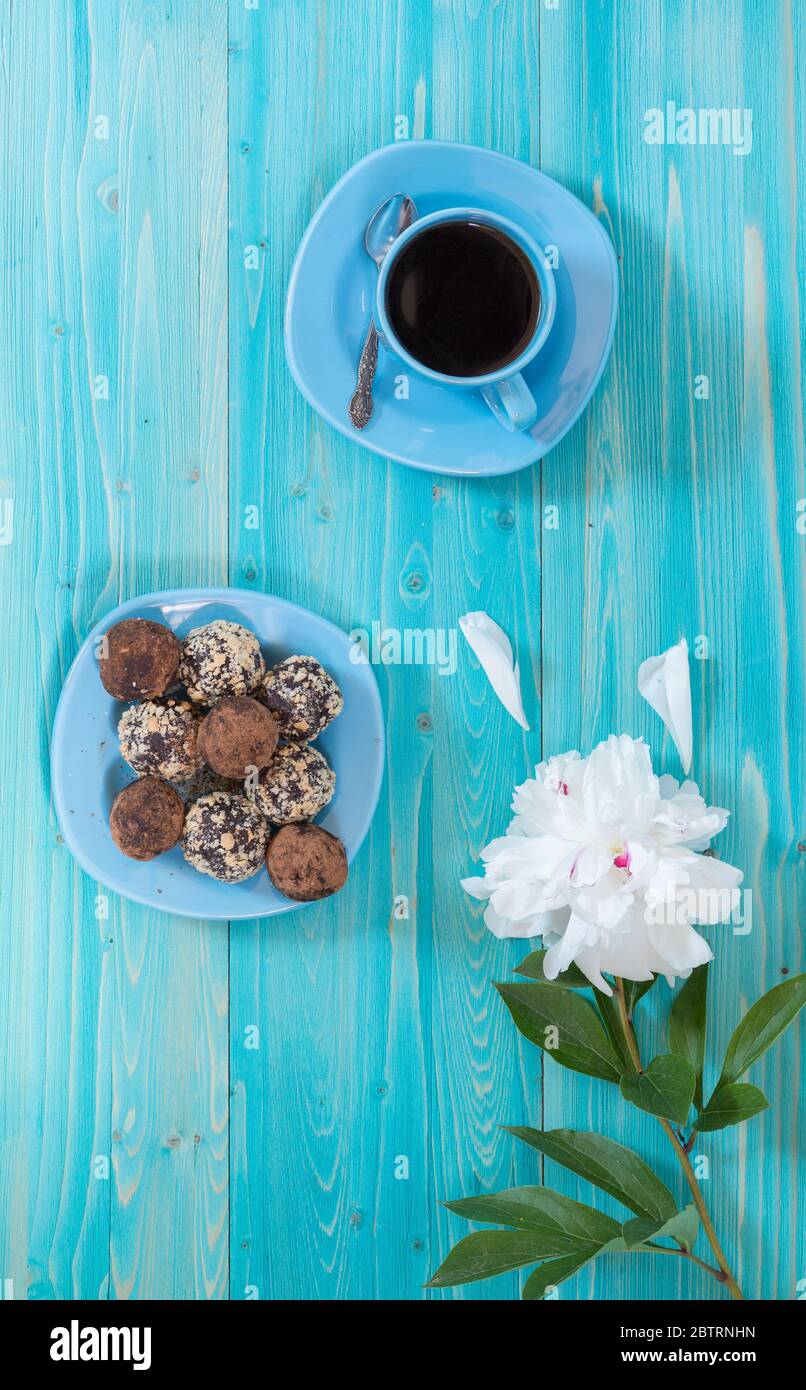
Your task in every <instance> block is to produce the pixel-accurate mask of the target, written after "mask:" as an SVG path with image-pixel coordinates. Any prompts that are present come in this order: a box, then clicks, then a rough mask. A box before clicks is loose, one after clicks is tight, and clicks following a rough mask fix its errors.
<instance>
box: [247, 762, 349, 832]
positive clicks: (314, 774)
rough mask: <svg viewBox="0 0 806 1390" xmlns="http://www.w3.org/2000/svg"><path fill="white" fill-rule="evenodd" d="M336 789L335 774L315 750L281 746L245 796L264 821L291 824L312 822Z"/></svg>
mask: <svg viewBox="0 0 806 1390" xmlns="http://www.w3.org/2000/svg"><path fill="white" fill-rule="evenodd" d="M335 790H336V774H335V772H334V771H333V769H332V768H331V767H329V766H328V764H327V761H326V760H325V759H324V758H323V757H322V754H321V753H320V752H319V750H318V749H317V748H312V747H311V746H310V745H309V744H306V743H303V744H301V745H300V744H294V743H284V744H283V746H282V747H281V748H278V749H277V752H276V753H275V755H274V757H273V758H272V760H271V762H270V763H269V765H268V767H264V768H263V770H262V772H261V773H260V774H259V777H258V780H257V785H256V786H255V787H254V789H253V790H251V791H249V790H247V795H248V796H249V797H251V799H252V801H254V803H255V805H256V806H257V808H258V810H259V811H260V812H262V814H263V815H264V816H265V817H266V820H269V821H272V822H273V823H274V824H275V825H290V824H291V822H292V821H300V820H313V817H314V816H316V815H318V813H319V812H320V811H321V810H322V807H323V806H327V803H328V802H329V801H330V800H331V799H332V796H333V793H334V791H335Z"/></svg>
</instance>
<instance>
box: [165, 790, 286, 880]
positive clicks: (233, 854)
mask: <svg viewBox="0 0 806 1390" xmlns="http://www.w3.org/2000/svg"><path fill="white" fill-rule="evenodd" d="M268 838H269V827H268V825H267V824H266V822H265V820H264V819H263V817H262V815H261V814H260V812H259V811H258V809H257V807H255V806H253V805H252V803H251V801H247V799H246V797H245V796H236V795H233V793H232V792H211V793H210V795H209V796H202V797H200V798H199V800H198V801H194V802H193V805H192V806H189V807H188V812H187V816H186V817H185V833H184V835H183V837H182V853H183V854H184V856H185V858H186V859H187V861H188V864H191V865H192V866H193V868H194V869H198V870H199V872H200V873H202V874H209V875H210V877H211V878H218V879H221V880H222V881H223V882H224V883H240V882H241V881H242V879H245V878H251V876H252V874H256V873H257V871H258V869H259V868H260V866H261V864H262V863H263V859H264V856H265V854H266V843H267V841H268Z"/></svg>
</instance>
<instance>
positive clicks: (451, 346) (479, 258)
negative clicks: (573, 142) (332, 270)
mask: <svg viewBox="0 0 806 1390" xmlns="http://www.w3.org/2000/svg"><path fill="white" fill-rule="evenodd" d="M539 311H540V287H539V285H538V282H537V276H536V275H535V272H534V269H533V267H532V265H531V262H530V261H529V259H528V258H527V256H525V255H524V253H523V251H521V249H520V247H519V246H517V245H516V243H515V242H514V241H511V240H510V238H509V237H508V236H506V235H505V234H504V233H503V232H500V231H498V229H497V228H496V227H488V226H486V225H485V224H484V223H482V222H441V223H437V225H436V226H433V227H426V229H425V231H423V232H420V233H419V234H418V235H417V236H413V237H412V238H411V241H410V242H409V243H408V244H407V245H406V246H405V247H404V248H403V250H402V251H401V252H400V255H399V256H398V258H397V260H396V261H395V264H394V265H393V266H392V269H391V271H390V274H389V280H388V282H387V286H386V312H387V313H388V315H389V322H390V323H391V325H392V327H393V328H394V330H395V332H396V334H397V336H398V338H399V339H400V341H401V343H402V344H403V346H404V347H405V348H406V349H407V351H408V352H410V353H411V355H412V357H416V359H417V361H418V362H422V364H423V366H425V367H430V368H431V370H432V371H435V372H441V373H442V375H443V376H484V375H486V373H487V372H494V371H497V370H498V369H499V368H501V367H505V366H506V365H507V363H508V362H514V360H515V358H516V357H518V356H519V355H520V353H521V352H523V350H524V348H525V347H526V346H527V345H528V343H529V342H530V340H531V338H532V337H533V335H534V331H535V326H536V324H537V317H538V313H539Z"/></svg>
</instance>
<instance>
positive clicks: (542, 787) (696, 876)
mask: <svg viewBox="0 0 806 1390" xmlns="http://www.w3.org/2000/svg"><path fill="white" fill-rule="evenodd" d="M512 809H513V811H514V812H515V817H514V820H512V822H511V823H510V826H509V829H508V831H507V833H506V835H503V836H502V837H501V838H500V839H498V840H493V841H491V843H490V844H489V845H487V846H486V848H485V849H484V850H483V851H482V860H483V861H484V877H483V878H467V879H464V880H463V882H462V886H463V887H464V888H465V889H466V891H467V892H468V893H470V894H471V895H472V896H473V897H474V898H479V899H481V900H482V901H486V902H487V908H486V910H485V913H484V920H485V922H486V924H487V926H488V927H489V929H490V931H491V932H493V934H494V935H495V936H499V937H505V936H518V937H526V936H542V937H543V944H544V946H546V947H547V952H546V957H545V962H544V966H543V968H544V971H545V974H546V976H547V978H548V979H551V980H553V979H556V977H557V975H559V974H560V973H561V971H563V970H566V969H567V968H568V966H569V965H570V964H571V962H572V961H574V962H575V963H576V965H577V966H578V967H579V969H580V970H581V971H582V972H583V973H584V974H585V975H586V976H587V978H588V979H589V980H590V981H591V983H592V984H594V985H596V986H597V988H598V989H601V990H603V991H604V993H605V994H611V993H612V990H611V988H610V986H609V985H608V983H607V981H606V980H605V979H604V975H605V974H608V975H621V976H622V977H624V978H625V979H628V980H649V979H651V977H652V976H653V975H656V974H662V975H665V976H666V977H667V979H668V980H669V982H670V983H673V981H674V980H675V978H676V977H678V976H681V977H685V976H688V975H689V974H690V973H691V971H692V970H693V968H694V966H695V965H702V964H703V962H705V961H707V960H711V958H712V956H713V952H712V951H711V948H710V947H709V945H708V943H707V942H706V941H704V940H703V938H702V937H701V936H700V935H699V934H698V933H697V932H696V931H695V930H694V928H693V925H692V923H695V922H696V923H707V924H711V923H715V922H724V921H726V920H727V919H728V918H729V917H730V915H731V913H732V912H733V911H734V910H735V909H736V907H737V906H738V902H739V891H738V890H739V884H740V883H741V881H742V874H741V872H740V870H739V869H734V868H733V867H732V866H731V865H730V864H725V863H723V862H722V860H720V859H713V858H711V857H706V856H704V855H703V854H702V853H701V851H702V850H704V849H706V848H707V847H708V845H709V844H710V842H711V839H712V838H713V836H714V835H717V834H718V833H719V831H720V830H722V829H724V827H725V825H726V824H727V820H728V814H729V813H728V812H727V811H723V810H722V809H721V808H720V807H718V806H706V804H705V802H704V801H703V799H702V797H701V796H700V792H699V788H698V787H697V785H696V784H695V783H694V782H684V783H683V784H682V786H681V785H680V784H679V783H678V782H677V781H676V779H675V778H674V777H660V778H659V777H656V776H655V773H654V772H653V770H652V760H651V757H650V753H649V749H648V748H647V746H646V744H645V743H644V742H643V740H641V739H632V738H629V737H628V736H627V735H626V734H622V735H621V736H620V737H618V736H616V735H611V736H610V738H608V739H607V740H606V741H605V742H604V743H600V744H598V746H597V747H596V748H594V750H593V752H592V753H591V754H590V756H589V757H587V758H581V757H580V755H579V753H575V752H574V753H562V754H560V756H559V757H556V758H550V759H549V760H548V762H545V763H541V764H540V766H539V767H537V768H536V769H535V776H534V778H530V779H529V781H527V782H524V784H523V786H521V787H516V788H515V795H514V799H513V803H512Z"/></svg>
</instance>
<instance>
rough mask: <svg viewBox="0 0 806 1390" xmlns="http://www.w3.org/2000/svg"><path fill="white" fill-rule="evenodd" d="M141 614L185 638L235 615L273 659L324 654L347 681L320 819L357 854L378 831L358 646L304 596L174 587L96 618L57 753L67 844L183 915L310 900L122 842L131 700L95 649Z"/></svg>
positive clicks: (261, 911) (129, 894) (77, 665)
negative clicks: (112, 825) (116, 825)
mask: <svg viewBox="0 0 806 1390" xmlns="http://www.w3.org/2000/svg"><path fill="white" fill-rule="evenodd" d="M132 617H134V618H152V619H153V620H154V621H155V622H161V623H167V625H168V626H169V627H171V628H172V629H173V630H174V632H175V633H176V635H177V637H184V636H185V635H186V633H187V632H189V631H190V629H191V628H193V627H199V626H200V625H201V624H202V623H209V622H212V621H213V620H214V619H215V618H229V619H230V620H231V621H233V622H238V623H243V625H244V627H248V628H250V629H251V631H252V632H254V633H256V635H257V637H258V639H259V641H260V645H261V647H262V648H263V655H264V656H265V657H266V660H267V662H268V663H269V664H272V663H274V662H276V661H279V660H280V659H281V658H282V657H284V656H291V655H292V653H295V652H301V653H304V654H306V655H311V656H315V657H316V658H317V660H319V661H321V663H322V665H323V666H324V667H325V669H326V670H327V671H329V672H330V674H331V675H332V676H333V678H334V679H335V680H336V681H337V682H338V684H339V686H340V687H341V690H342V692H343V694H344V709H343V710H342V712H341V714H340V715H339V716H338V718H337V719H334V721H333V723H332V724H331V725H330V727H329V728H327V729H326V730H325V732H324V733H323V734H322V737H321V738H320V739H317V747H319V748H321V750H322V752H323V753H324V755H325V757H326V758H327V760H328V762H329V763H330V765H331V767H332V768H333V769H334V771H335V773H336V794H335V796H334V798H333V800H332V801H331V803H330V805H329V806H327V807H326V808H325V810H324V811H323V812H322V814H321V816H318V817H317V824H319V825H322V826H324V828H325V829H326V830H330V831H331V832H332V833H333V834H334V835H338V836H339V838H340V839H341V840H343V841H344V845H345V848H346V850H347V857H348V858H349V859H352V858H353V856H354V855H355V854H356V853H357V852H358V850H359V848H360V846H361V844H362V842H363V840H364V836H365V835H366V833H367V830H368V829H369V824H370V821H371V820H372V816H373V813H374V811H375V807H376V805H377V802H378V796H379V793H380V789H381V782H382V780H383V763H384V728H383V713H382V710H381V701H380V696H379V694H378V686H377V683H376V681H375V676H374V675H373V672H372V667H371V666H369V665H363V664H362V665H357V664H355V663H354V662H352V661H351V660H350V651H351V650H352V649H353V644H352V643H351V642H350V639H349V638H348V637H347V635H346V633H344V632H342V631H341V629H340V628H337V627H334V626H333V624H332V623H329V622H326V621H325V619H324V618H319V617H317V616H316V615H315V614H314V613H309V612H308V611H307V610H306V609H305V608H298V607H297V605H296V604H295V603H287V602H286V601H285V600H284V599H279V598H273V597H272V596H271V595H270V594H259V593H254V592H251V591H249V590H246V589H169V590H165V591H164V592H162V593H159V594H146V595H145V596H144V597H142V598H135V599H130V600H129V602H128V603H124V604H122V605H121V607H120V608H116V609H115V611H114V612H113V613H109V614H108V615H107V617H105V618H104V619H103V621H102V622H100V623H98V624H97V625H96V627H94V628H93V630H92V632H91V633H90V635H89V637H88V638H87V640H86V641H85V642H84V645H83V646H82V648H81V650H80V651H79V653H78V656H77V657H76V659H75V661H74V662H73V665H72V666H71V668H70V671H69V673H68V676H67V680H66V681H65V683H64V689H63V690H62V693H61V697H60V699H59V705H58V708H57V710H56V719H55V721H54V725H53V738H52V741H51V754H50V757H51V778H52V786H53V801H54V805H55V807H56V814H57V816H58V818H59V824H60V826H61V829H62V834H63V835H64V838H65V841H66V843H67V846H68V848H69V849H70V852H71V853H72V854H73V855H74V856H75V858H76V859H77V860H78V862H79V864H80V865H81V867H82V869H84V870H85V871H86V872H87V873H88V874H90V876H91V877H92V878H94V879H97V881H98V882H99V883H103V884H106V886H107V888H111V889H113V890H114V891H115V892H116V893H120V894H121V895H122V896H123V897H124V898H131V899H132V901H133V902H137V903H143V904H144V905H145V906H146V907H155V908H158V909H159V910H160V911H162V912H174V913H178V914H180V915H181V916H183V917H204V918H211V919H214V920H217V921H235V920H238V921H240V920H242V919H244V918H253V917H273V916H274V915H275V914H276V913H278V912H290V911H291V910H292V909H293V908H298V907H303V906H306V904H303V903H293V902H290V901H289V899H288V898H284V897H283V896H282V895H281V894H280V893H278V892H277V889H276V888H274V887H273V886H272V884H271V882H270V880H269V877H268V874H267V873H266V872H265V870H261V872H260V873H258V874H256V875H255V876H254V877H253V878H248V879H246V881H245V882H244V883H219V882H217V881H216V880H215V879H212V878H208V877H207V876H206V875H205V874H200V873H198V872H197V870H196V869H192V868H191V867H190V865H189V864H188V863H187V862H186V861H185V859H184V857H183V855H182V852H181V850H180V849H179V848H176V849H173V850H170V851H169V853H168V854H162V855H160V856H159V858H157V859H152V860H151V861H150V862H149V863H146V864H141V863H137V862H136V861H135V860H133V859H127V858H126V856H125V855H123V854H121V852H120V850H119V849H118V848H117V846H116V845H115V844H114V843H113V840H112V836H111V834H110V832H109V810H110V807H111V805H112V802H113V800H114V799H115V796H116V795H117V793H118V792H119V791H120V790H121V788H122V787H124V786H125V785H126V784H127V782H131V781H133V780H134V777H135V774H134V772H132V770H131V768H129V767H127V766H126V764H125V763H124V762H123V759H122V758H121V756H120V751H119V748H118V740H117V724H118V720H119V719H120V716H121V714H122V712H123V710H124V708H125V705H123V704H119V703H118V702H117V701H115V700H113V699H112V698H111V696H109V695H107V693H106V691H105V690H104V688H103V686H102V685H101V681H100V678H99V676H98V662H97V659H96V656H95V645H96V642H97V640H98V638H99V637H100V636H101V635H102V634H103V633H104V632H106V631H107V630H108V629H109V628H110V627H112V625H113V624H114V623H117V622H119V621H120V620H121V618H132Z"/></svg>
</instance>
